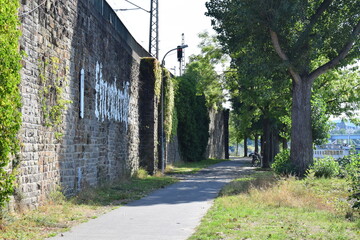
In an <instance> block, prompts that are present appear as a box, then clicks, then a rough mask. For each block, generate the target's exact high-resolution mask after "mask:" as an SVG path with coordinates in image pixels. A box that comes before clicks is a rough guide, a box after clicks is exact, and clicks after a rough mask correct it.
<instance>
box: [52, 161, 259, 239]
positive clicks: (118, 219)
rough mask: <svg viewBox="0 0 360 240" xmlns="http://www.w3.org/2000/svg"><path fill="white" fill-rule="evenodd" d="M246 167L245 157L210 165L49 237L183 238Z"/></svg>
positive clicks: (245, 170)
mask: <svg viewBox="0 0 360 240" xmlns="http://www.w3.org/2000/svg"><path fill="white" fill-rule="evenodd" d="M249 166H250V160H248V159H247V158H242V159H234V160H232V161H226V162H221V163H218V164H215V165H212V166H210V167H209V168H206V169H204V170H202V171H200V172H198V173H196V174H193V175H186V176H183V179H182V180H181V181H180V182H178V183H175V184H173V185H170V186H168V187H166V188H164V189H161V190H157V191H155V192H153V193H152V194H150V195H149V196H147V197H145V198H142V199H140V200H137V201H134V202H132V203H129V204H127V205H125V206H123V207H120V208H118V209H116V210H114V211H111V212H109V213H107V214H105V215H102V216H100V217H99V218H97V219H93V220H91V221H89V222H87V223H84V224H81V225H79V226H76V227H74V228H73V229H72V230H71V231H70V232H67V233H64V234H63V236H58V237H55V238H51V239H59V240H60V239H61V240H82V239H84V240H85V239H86V240H92V239H94V240H95V239H96V240H106V239H114V240H115V239H124V240H125V239H126V240H144V239H146V240H185V239H187V238H188V237H190V236H191V235H192V234H193V232H194V231H195V228H196V227H197V225H198V224H199V223H200V221H201V218H202V217H203V216H204V215H205V213H206V212H207V210H208V209H209V208H210V207H211V205H212V201H213V199H215V198H216V197H217V196H218V193H219V191H220V189H221V188H222V187H223V186H224V185H225V184H226V183H228V182H230V181H231V180H233V179H234V178H236V177H239V176H240V175H245V174H249V173H250V172H251V171H252V169H253V168H251V167H249Z"/></svg>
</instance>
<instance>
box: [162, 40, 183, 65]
mask: <svg viewBox="0 0 360 240" xmlns="http://www.w3.org/2000/svg"><path fill="white" fill-rule="evenodd" d="M187 47H188V45H187V44H185V45H181V46H177V47H176V48H173V49H171V50H169V51H168V52H167V53H165V55H164V57H163V59H162V61H161V66H162V67H165V57H166V56H167V55H168V54H169V53H171V52H172V51H175V50H179V49H181V50H183V49H184V48H187Z"/></svg>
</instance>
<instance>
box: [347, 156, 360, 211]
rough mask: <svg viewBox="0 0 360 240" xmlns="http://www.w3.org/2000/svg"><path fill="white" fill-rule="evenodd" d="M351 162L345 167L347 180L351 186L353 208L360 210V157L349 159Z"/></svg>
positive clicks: (350, 157) (349, 157)
mask: <svg viewBox="0 0 360 240" xmlns="http://www.w3.org/2000/svg"><path fill="white" fill-rule="evenodd" d="M347 158H348V159H349V162H348V163H347V164H346V165H345V175H346V179H347V180H348V182H349V184H350V197H349V199H350V200H351V201H353V208H356V209H360V155H359V154H358V155H351V156H348V157H347Z"/></svg>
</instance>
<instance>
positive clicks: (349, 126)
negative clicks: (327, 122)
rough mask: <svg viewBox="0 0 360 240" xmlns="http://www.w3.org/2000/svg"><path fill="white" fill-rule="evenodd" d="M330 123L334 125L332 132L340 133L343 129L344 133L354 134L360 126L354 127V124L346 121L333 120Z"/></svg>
mask: <svg viewBox="0 0 360 240" xmlns="http://www.w3.org/2000/svg"><path fill="white" fill-rule="evenodd" d="M332 122H333V123H335V129H334V131H340V130H342V129H344V130H345V132H346V133H354V132H355V131H357V130H360V126H356V125H355V124H353V123H351V122H348V121H344V120H341V119H338V120H333V121H332Z"/></svg>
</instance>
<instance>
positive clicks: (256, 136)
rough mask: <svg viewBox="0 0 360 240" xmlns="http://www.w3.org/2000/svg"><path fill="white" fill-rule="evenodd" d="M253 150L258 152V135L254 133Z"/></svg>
mask: <svg viewBox="0 0 360 240" xmlns="http://www.w3.org/2000/svg"><path fill="white" fill-rule="evenodd" d="M254 141H255V152H257V153H259V135H257V134H256V135H255V140H254Z"/></svg>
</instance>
